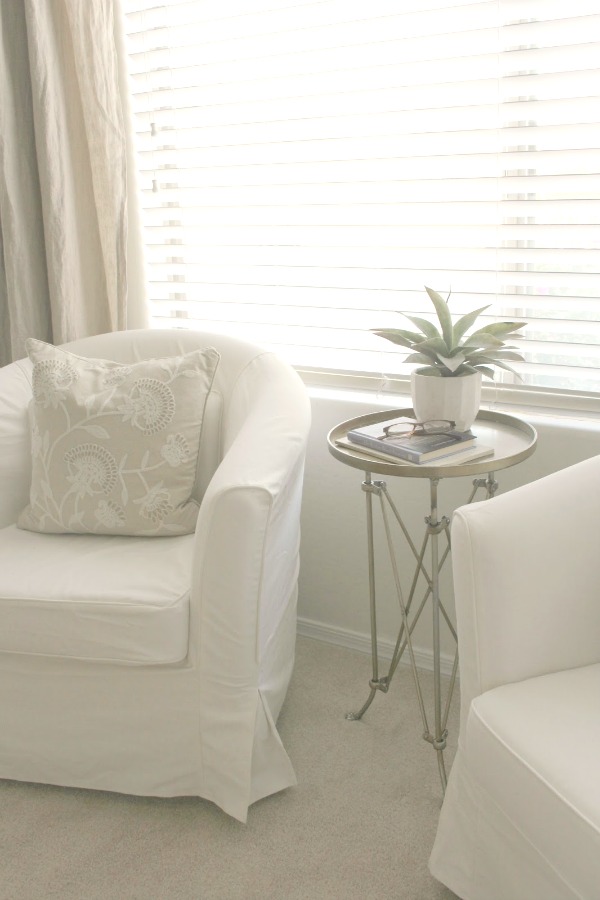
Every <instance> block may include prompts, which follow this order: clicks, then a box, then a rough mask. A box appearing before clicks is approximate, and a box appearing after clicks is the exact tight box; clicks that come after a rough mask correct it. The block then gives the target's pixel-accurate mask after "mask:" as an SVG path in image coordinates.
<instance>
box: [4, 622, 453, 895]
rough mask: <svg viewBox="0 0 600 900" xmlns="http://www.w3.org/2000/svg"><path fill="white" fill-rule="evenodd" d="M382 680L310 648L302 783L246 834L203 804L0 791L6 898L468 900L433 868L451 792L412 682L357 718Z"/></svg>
mask: <svg viewBox="0 0 600 900" xmlns="http://www.w3.org/2000/svg"><path fill="white" fill-rule="evenodd" d="M369 674H370V660H369V657H367V656H365V655H364V654H361V653H357V652H355V651H350V650H346V649H342V648H339V647H335V646H332V645H329V644H324V643H321V642H318V641H312V640H309V639H307V638H299V639H298V652H297V662H296V668H295V671H294V676H293V679H292V684H291V687H290V691H289V694H288V698H287V700H286V704H285V706H284V709H283V712H282V714H281V717H280V720H279V726H280V731H281V734H282V736H283V740H284V744H285V746H286V747H287V749H288V752H289V753H290V756H291V758H292V761H293V763H294V766H295V769H296V773H297V775H298V782H299V783H298V787H296V788H293V789H290V790H288V791H285V792H283V793H281V794H278V795H276V796H273V797H269V798H267V799H265V800H263V801H261V802H259V803H257V804H255V805H254V807H253V808H252V809H251V811H250V816H249V820H248V824H247V825H246V826H244V825H241V824H239V823H238V822H235V821H233V820H232V819H230V818H228V817H227V816H225V815H224V814H223V813H221V812H220V811H219V810H218V809H217V808H216V807H214V806H213V805H212V804H210V803H207V802H204V801H200V800H196V799H190V798H185V799H174V800H160V799H151V798H150V799H146V798H135V797H124V796H121V795H118V794H108V793H99V792H91V791H81V790H73V789H63V788H56V787H46V786H43V785H32V784H19V783H16V782H6V781H4V782H2V781H0V898H1V900H329V898H331V900H387V898H394V900H450V898H454V894H452V893H451V892H450V891H448V890H446V889H445V888H443V887H442V886H441V885H440V884H438V883H437V882H436V881H435V880H434V879H433V878H432V877H431V876H430V875H429V873H428V870H427V859H428V856H429V851H430V848H431V844H432V841H433V837H434V834H435V828H436V822H437V816H438V812H439V807H440V802H441V789H440V784H439V777H438V772H437V764H436V761H435V753H434V751H433V750H432V749H431V747H429V746H428V745H427V744H426V743H425V742H424V741H423V740H422V738H421V736H420V735H421V722H420V716H419V713H418V707H417V704H416V700H415V695H414V688H413V683H412V676H411V674H410V670H408V669H407V668H406V667H404V666H401V667H399V669H398V672H397V673H396V677H395V680H394V682H393V684H392V686H391V688H390V691H389V693H388V694H387V695H383V694H381V695H378V696H377V697H376V698H375V701H374V703H373V705H372V706H371V709H370V710H369V712H368V713H367V715H366V717H365V719H364V720H363V721H362V722H349V721H347V720H345V718H344V713H345V712H346V711H347V710H348V709H353V708H357V706H360V704H361V703H362V702H363V700H364V699H365V698H366V695H367V683H368V678H369ZM425 684H426V688H427V690H428V692H430V691H431V678H430V676H427V675H426V676H425ZM456 710H457V702H456V699H455V701H454V709H453V715H452V720H451V723H450V724H451V742H452V747H453V746H454V745H455V742H456V728H457V711H456ZM451 749H452V748H451ZM451 755H452V754H451V752H450V753H449V754H448V758H449V759H450V758H451Z"/></svg>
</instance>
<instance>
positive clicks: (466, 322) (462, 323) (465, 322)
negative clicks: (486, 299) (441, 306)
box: [452, 303, 491, 345]
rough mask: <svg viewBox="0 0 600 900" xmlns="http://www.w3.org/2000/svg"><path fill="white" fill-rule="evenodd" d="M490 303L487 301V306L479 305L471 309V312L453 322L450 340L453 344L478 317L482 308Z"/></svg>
mask: <svg viewBox="0 0 600 900" xmlns="http://www.w3.org/2000/svg"><path fill="white" fill-rule="evenodd" d="M490 305H491V304H489V303H488V305H487V306H480V307H479V309H474V310H472V312H470V313H467V314H466V315H464V316H462V317H461V318H460V319H459V320H458V321H457V322H455V323H454V328H453V329H452V334H453V338H452V340H453V343H454V344H455V345H456V344H458V342H459V341H460V339H461V337H462V336H463V334H464V333H465V331H468V330H469V328H470V327H471V325H472V324H473V322H475V320H476V319H478V318H479V316H480V315H481V313H482V312H483V311H484V310H486V309H489V308H490Z"/></svg>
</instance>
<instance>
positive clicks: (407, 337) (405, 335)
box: [371, 328, 423, 349]
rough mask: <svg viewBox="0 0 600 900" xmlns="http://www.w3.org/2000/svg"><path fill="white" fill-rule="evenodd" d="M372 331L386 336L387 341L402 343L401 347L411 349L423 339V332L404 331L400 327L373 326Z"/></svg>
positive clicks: (380, 335) (383, 336)
mask: <svg viewBox="0 0 600 900" xmlns="http://www.w3.org/2000/svg"><path fill="white" fill-rule="evenodd" d="M371 331H372V332H373V334H376V335H378V336H379V337H382V338H385V339H386V341H391V342H392V343H393V344H400V346H401V347H409V348H411V349H412V347H414V346H415V344H418V343H419V342H420V341H422V340H423V335H422V334H417V333H416V331H404V330H403V329H400V328H379V329H377V328H372V329H371Z"/></svg>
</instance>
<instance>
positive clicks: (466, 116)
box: [124, 0, 600, 391]
mask: <svg viewBox="0 0 600 900" xmlns="http://www.w3.org/2000/svg"><path fill="white" fill-rule="evenodd" d="M124 4H125V10H126V19H127V30H128V47H129V52H130V70H131V79H132V85H133V104H134V113H135V120H136V130H137V143H138V153H139V166H140V182H141V187H142V192H143V210H144V212H143V215H144V225H145V237H146V244H147V253H148V269H149V281H150V287H149V291H150V295H151V299H152V313H153V321H154V324H155V325H157V326H161V327H164V325H165V324H166V325H168V326H173V327H194V326H201V327H209V328H211V329H214V330H223V331H228V332H232V333H239V334H241V335H243V336H246V337H248V338H249V339H254V340H257V341H258V342H259V343H263V344H266V345H269V346H274V347H276V348H277V349H278V350H279V352H281V353H283V354H284V355H285V356H286V357H287V358H288V359H289V360H290V361H291V362H292V363H294V364H295V365H297V366H299V367H301V368H315V369H318V370H320V371H324V372H327V371H336V372H360V373H372V374H374V375H377V376H381V375H385V376H388V377H393V376H396V375H402V374H407V373H408V371H409V367H407V366H406V365H405V364H404V363H403V361H402V359H403V357H402V354H401V353H399V352H398V350H397V349H396V348H394V347H393V345H391V344H389V343H388V342H386V341H383V340H382V339H381V338H377V337H375V336H374V335H372V334H370V333H369V329H370V328H376V327H386V326H394V325H397V326H399V327H402V326H403V325H404V324H405V322H404V320H403V319H402V318H401V316H400V315H398V311H404V312H409V313H415V314H421V315H422V314H427V315H428V314H429V313H430V311H431V310H430V307H429V301H428V298H427V295H426V294H425V291H424V289H423V286H424V285H425V284H428V285H431V286H432V287H434V288H435V289H436V290H438V291H439V292H441V293H443V294H445V293H448V292H450V291H451V301H450V308H451V310H452V311H453V312H455V313H456V314H459V313H461V312H465V311H467V310H469V309H472V308H475V307H478V306H482V305H484V304H485V303H490V304H492V306H491V308H490V310H489V313H490V315H491V316H493V317H494V318H496V317H499V316H500V317H502V318H506V317H510V318H514V319H516V320H526V321H527V322H528V325H527V326H526V328H525V329H524V332H523V336H522V338H520V339H519V341H518V343H519V345H520V349H521V350H522V352H524V354H525V356H526V359H527V362H526V363H524V364H522V365H521V366H520V371H521V372H522V375H523V378H524V383H525V385H535V386H545V387H550V388H566V389H572V390H578V391H582V390H583V391H600V293H599V284H600V279H599V278H598V274H599V269H600V253H599V251H600V234H599V231H600V211H599V204H600V140H599V138H600V134H599V131H600V127H599V125H598V110H599V108H600V104H599V97H600V67H599V64H598V59H599V58H600V13H599V12H597V11H596V10H597V8H598V7H597V0H571V2H569V3H568V4H565V3H564V2H563V0H483V2H469V0H465V2H462V3H460V4H458V3H455V2H451V0H370V2H369V3H368V4H365V3H364V2H363V0H320V2H319V0H316V2H315V0H312V2H308V0H223V2H219V3H214V2H210V0H195V2H194V0H189V2H183V0H172V2H159V0H124ZM484 323H485V318H484V320H483V322H482V324H484ZM511 377H512V376H510V375H508V374H507V375H506V376H504V380H509V379H511Z"/></svg>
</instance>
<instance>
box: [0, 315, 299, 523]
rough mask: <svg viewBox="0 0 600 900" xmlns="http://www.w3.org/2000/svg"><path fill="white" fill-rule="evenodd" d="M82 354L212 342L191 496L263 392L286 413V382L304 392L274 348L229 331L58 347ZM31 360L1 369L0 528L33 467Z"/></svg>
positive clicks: (174, 350)
mask: <svg viewBox="0 0 600 900" xmlns="http://www.w3.org/2000/svg"><path fill="white" fill-rule="evenodd" d="M62 347H63V348H64V349H65V350H68V351H69V352H71V353H75V354H77V355H80V356H86V357H95V358H98V359H110V360H114V361H115V362H122V363H131V362H136V361H139V360H143V359H153V358H161V357H171V356H178V355H180V354H183V353H189V352H191V351H192V350H197V349H199V348H205V347H214V348H215V349H216V350H217V351H218V352H219V353H220V355H221V359H220V361H219V365H218V367H217V371H216V375H215V379H214V382H213V386H212V390H211V393H210V395H209V398H208V401H207V403H206V407H205V418H204V424H203V428H202V441H201V448H200V458H199V464H198V469H197V476H196V487H195V490H194V496H195V498H196V499H197V500H198V501H199V500H201V498H202V496H203V495H204V492H205V490H206V486H207V485H208V483H209V481H210V479H211V478H212V476H213V474H214V472H215V471H216V469H217V466H218V465H219V462H220V460H221V459H222V456H223V454H224V452H225V451H226V449H227V447H228V446H229V445H230V443H231V442H232V440H233V439H234V438H235V435H236V434H237V433H238V432H239V430H240V429H241V428H242V426H243V423H244V421H245V419H246V418H247V417H248V416H249V415H250V413H251V411H252V409H253V405H254V404H255V403H259V402H260V401H261V394H264V393H267V394H269V395H270V399H271V402H273V401H274V402H275V407H274V409H273V415H276V414H277V409H278V407H280V408H281V411H282V412H283V411H284V407H285V404H286V399H285V397H286V386H289V392H290V397H291V398H293V397H294V396H299V393H298V392H299V389H300V392H302V391H303V388H302V385H301V382H300V379H299V378H298V376H297V375H296V373H295V372H294V370H293V369H292V368H291V366H289V365H288V364H287V363H285V362H284V361H283V360H281V359H279V358H278V357H277V356H276V355H275V354H274V353H272V352H270V351H267V350H265V349H264V348H261V347H259V346H257V345H255V344H251V343H248V342H245V341H241V340H239V339H237V338H233V337H229V336H228V335H222V334H217V333H213V332H204V331H192V330H189V331H188V330H183V329H141V330H132V331H119V332H113V333H109V334H101V335H95V336H93V337H88V338H82V339H80V340H77V341H72V342H70V343H68V344H63V345H62ZM31 396H32V394H31V364H30V363H29V360H26V359H25V360H19V361H18V362H15V363H12V364H11V365H9V366H5V367H4V368H3V369H1V370H0V417H1V418H2V420H3V421H2V428H1V429H0V430H1V431H2V434H0V452H3V453H6V454H8V456H9V457H10V459H9V465H8V466H7V467H6V468H5V467H4V466H3V467H1V468H2V470H3V471H0V490H3V489H4V488H5V489H6V491H7V492H8V495H9V496H8V497H7V503H6V504H5V503H2V504H1V507H2V508H1V509H0V527H2V526H4V525H6V524H10V523H11V522H14V521H15V520H16V517H17V515H18V513H19V512H20V510H21V509H22V508H23V506H24V505H25V504H26V503H27V500H28V493H29V482H30V480H31V465H30V462H29V453H30V450H29V428H28V424H27V407H28V405H29V402H30V400H31Z"/></svg>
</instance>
